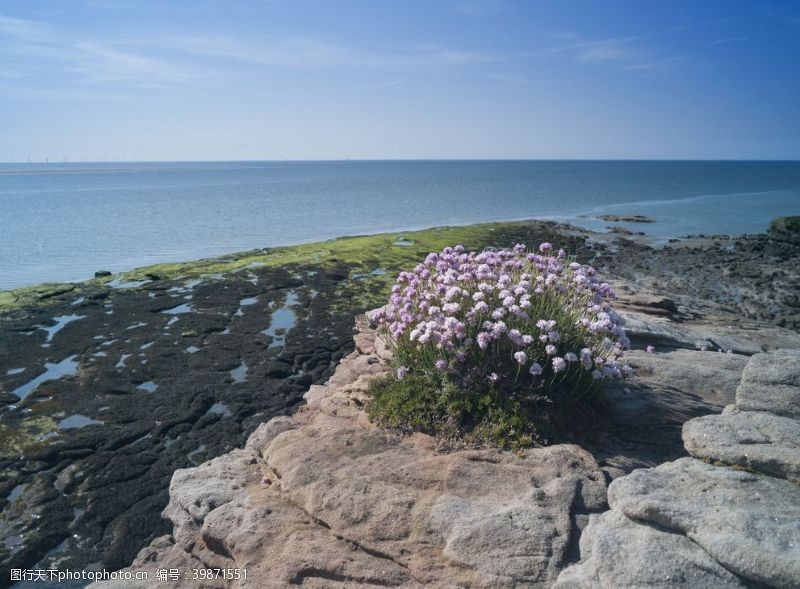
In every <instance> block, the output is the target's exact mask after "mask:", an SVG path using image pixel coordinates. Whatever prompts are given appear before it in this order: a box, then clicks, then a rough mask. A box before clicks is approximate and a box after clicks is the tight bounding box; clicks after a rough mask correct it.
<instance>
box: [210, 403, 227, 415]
mask: <svg viewBox="0 0 800 589" xmlns="http://www.w3.org/2000/svg"><path fill="white" fill-rule="evenodd" d="M206 415H222V417H223V418H225V417H230V416H231V415H233V413H231V410H230V409H229V408H228V406H227V405H225V404H224V403H214V404H213V405H211V407H209V408H208V411H206Z"/></svg>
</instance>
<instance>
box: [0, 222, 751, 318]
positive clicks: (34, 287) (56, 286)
mask: <svg viewBox="0 0 800 589" xmlns="http://www.w3.org/2000/svg"><path fill="white" fill-rule="evenodd" d="M532 222H540V223H545V224H548V225H552V226H553V227H564V226H566V227H571V228H573V229H575V230H579V231H586V232H590V233H596V234H597V235H599V236H606V237H609V238H613V237H619V236H624V237H626V238H628V239H634V240H636V241H637V242H638V243H640V244H645V245H651V246H654V247H659V246H663V245H665V244H667V243H675V242H679V241H696V240H697V239H703V240H705V239H715V238H716V239H732V238H735V237H744V236H747V235H761V234H764V233H766V230H765V231H763V232H760V233H756V234H747V233H741V234H718V235H711V234H709V235H702V236H701V235H688V236H681V237H672V238H664V237H657V236H651V235H646V234H639V233H638V232H630V233H629V232H628V231H627V230H624V229H625V226H626V225H628V226H629V225H631V224H633V225H638V224H639V223H640V222H637V221H630V222H627V223H625V222H622V221H611V220H605V221H603V222H604V223H613V224H614V225H615V227H614V228H616V229H623V231H617V232H615V231H614V230H613V229H612V230H606V231H598V232H595V231H593V230H591V229H588V228H586V227H581V226H579V225H575V224H573V223H569V222H566V221H562V220H558V219H546V218H544V219H543V218H524V219H508V220H503V221H492V222H489V223H464V224H458V223H454V224H447V225H440V226H433V227H430V226H429V227H418V228H411V229H407V230H402V231H378V232H375V233H367V234H363V235H341V236H337V237H332V238H330V239H326V240H321V241H307V242H299V243H286V244H281V245H276V246H268V247H264V248H256V249H250V250H240V251H234V252H229V253H223V254H219V255H215V256H208V257H199V258H194V259H189V260H173V261H169V262H157V263H154V264H148V265H145V266H140V267H134V268H130V269H128V270H120V271H113V272H110V273H109V274H104V275H103V276H94V277H87V278H84V279H77V280H70V281H64V282H58V281H45V282H40V283H37V284H31V285H24V286H20V287H16V288H9V289H0V312H2V311H3V307H4V302H5V299H4V295H5V296H6V297H8V296H9V295H23V296H24V294H27V293H30V292H32V291H34V292H35V291H47V292H50V291H55V290H63V289H64V288H69V287H78V286H82V285H90V284H92V285H97V284H107V283H113V282H114V281H123V282H129V281H139V280H142V279H143V277H145V276H146V275H147V274H150V273H153V272H163V271H164V269H165V268H169V269H170V273H171V272H172V269H173V268H180V269H182V271H184V272H186V273H189V274H192V273H194V271H195V269H197V268H203V267H205V266H208V265H214V264H232V266H231V267H232V268H235V267H236V266H235V265H236V261H239V260H243V259H249V258H253V257H255V258H258V257H260V256H264V255H269V253H270V252H285V251H290V250H291V249H292V248H303V247H321V248H322V247H325V246H326V244H330V243H334V242H340V241H343V240H348V239H353V238H364V237H366V238H380V237H387V238H388V237H393V238H400V237H403V236H405V235H406V234H413V233H421V232H426V231H431V230H437V229H459V228H460V229H470V228H480V227H485V226H493V225H494V226H502V225H509V224H518V223H532ZM453 245H455V244H453ZM93 272H95V273H105V272H108V271H107V270H106V269H104V268H97V269H96V270H94V271H93Z"/></svg>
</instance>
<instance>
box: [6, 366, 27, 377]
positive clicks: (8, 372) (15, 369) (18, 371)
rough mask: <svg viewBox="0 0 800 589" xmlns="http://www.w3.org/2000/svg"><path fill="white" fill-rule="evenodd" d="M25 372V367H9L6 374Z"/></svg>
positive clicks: (12, 374)
mask: <svg viewBox="0 0 800 589" xmlns="http://www.w3.org/2000/svg"><path fill="white" fill-rule="evenodd" d="M23 372H25V369H24V368H9V369H8V370H6V376H14V375H15V374H22V373H23Z"/></svg>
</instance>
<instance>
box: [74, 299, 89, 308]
mask: <svg viewBox="0 0 800 589" xmlns="http://www.w3.org/2000/svg"><path fill="white" fill-rule="evenodd" d="M85 300H86V297H78V298H77V299H75V300H74V301H72V303H71V304H72V306H73V307H77V306H78V305H80V304H81V303H82V302H83V301H85Z"/></svg>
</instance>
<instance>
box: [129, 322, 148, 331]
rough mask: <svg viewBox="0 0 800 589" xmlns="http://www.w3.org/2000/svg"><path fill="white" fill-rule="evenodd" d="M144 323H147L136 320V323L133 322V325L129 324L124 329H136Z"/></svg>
mask: <svg viewBox="0 0 800 589" xmlns="http://www.w3.org/2000/svg"><path fill="white" fill-rule="evenodd" d="M145 325H147V323H145V322H144V321H138V322H137V323H134V324H133V325H129V326H128V327H126V328H125V329H129V330H130V329H138V328H140V327H144V326H145Z"/></svg>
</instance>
